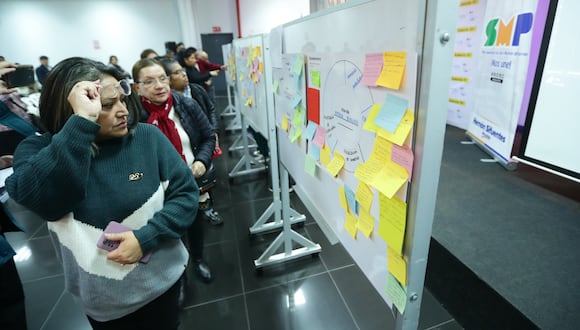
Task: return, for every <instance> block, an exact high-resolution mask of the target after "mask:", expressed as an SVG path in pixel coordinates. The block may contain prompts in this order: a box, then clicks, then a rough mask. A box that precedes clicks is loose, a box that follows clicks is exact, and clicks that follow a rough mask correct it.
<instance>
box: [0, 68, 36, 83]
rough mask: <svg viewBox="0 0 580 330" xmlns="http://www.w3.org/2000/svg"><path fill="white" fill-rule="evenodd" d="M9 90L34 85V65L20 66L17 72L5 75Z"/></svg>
mask: <svg viewBox="0 0 580 330" xmlns="http://www.w3.org/2000/svg"><path fill="white" fill-rule="evenodd" d="M4 80H5V81H6V85H8V86H7V87H8V88H16V87H24V86H30V85H34V67H33V66H32V65H18V66H16V70H14V71H12V72H8V73H7V74H6V75H4Z"/></svg>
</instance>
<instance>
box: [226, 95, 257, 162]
mask: <svg viewBox="0 0 580 330" xmlns="http://www.w3.org/2000/svg"><path fill="white" fill-rule="evenodd" d="M230 87H232V88H233V89H234V100H235V101H234V105H232V107H234V112H233V115H234V116H236V117H235V118H234V119H233V120H232V122H230V124H229V125H228V126H227V127H226V131H228V130H230V131H236V130H239V129H241V127H242V125H241V124H240V121H241V119H240V116H241V115H240V110H239V109H238V104H239V101H238V99H237V92H236V88H235V87H234V86H230V85H228V99H229V98H230V97H229V96H230V94H229V92H230ZM246 129H247V127H246ZM244 146H245V145H244V143H243V139H242V135H240V136H238V137H237V138H236V140H235V141H234V142H233V143H232V145H231V146H230V148H229V149H228V152H229V153H230V154H231V153H232V152H234V151H236V150H242V149H244ZM257 146H258V145H257V144H256V141H253V139H252V143H251V144H248V148H255V147H257Z"/></svg>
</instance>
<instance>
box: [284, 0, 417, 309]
mask: <svg viewBox="0 0 580 330" xmlns="http://www.w3.org/2000/svg"><path fill="white" fill-rule="evenodd" d="M388 2H390V3H388ZM388 2H387V1H373V2H366V3H363V4H359V5H354V6H351V7H347V8H346V9H343V10H336V11H333V12H331V13H330V14H327V15H322V16H320V17H315V18H313V19H310V20H303V21H299V22H296V23H295V24H289V25H287V26H285V27H284V38H283V40H284V46H285V47H284V49H285V51H286V53H293V52H296V53H298V52H304V53H305V54H306V55H307V57H308V58H309V59H310V60H307V67H308V68H309V69H308V70H310V69H311V68H312V67H313V66H314V65H318V67H317V68H316V70H317V71H319V72H320V73H321V81H322V82H323V83H322V86H321V88H320V101H321V109H320V111H321V125H324V126H325V127H326V128H327V129H328V128H329V127H333V126H336V127H340V125H334V123H332V121H334V120H335V118H334V116H332V115H330V113H334V110H333V108H334V107H337V106H339V107H340V106H341V105H340V104H338V103H340V102H343V104H347V105H345V107H348V108H350V109H351V111H353V114H354V115H353V117H355V120H356V121H357V124H355V125H353V126H355V129H354V130H351V132H352V134H348V133H347V131H348V130H340V129H336V130H335V131H334V132H335V134H334V135H331V134H329V136H328V138H329V139H330V141H329V142H330V143H329V145H330V146H331V148H332V150H333V151H339V152H341V153H343V154H344V153H345V151H348V150H352V152H350V153H351V154H352V153H353V152H356V153H357V154H358V155H359V157H353V159H354V160H353V161H351V162H349V161H348V158H347V162H346V164H345V167H344V170H342V171H341V173H340V174H339V176H338V177H337V178H334V177H332V176H330V175H329V174H328V173H327V172H326V170H325V169H324V167H323V166H321V165H320V162H318V163H317V172H316V176H315V177H312V176H311V175H310V174H308V173H306V172H305V171H304V164H305V157H306V156H305V155H306V153H307V150H306V148H307V143H306V142H305V141H304V140H301V141H298V142H295V143H291V142H290V139H289V138H288V134H287V133H286V132H283V131H281V130H279V131H278V133H279V134H278V141H279V142H278V143H279V149H280V153H279V154H280V159H281V162H282V164H283V165H284V166H285V167H286V168H287V169H288V171H289V173H290V174H291V175H292V176H293V178H294V180H295V181H296V182H297V185H298V187H297V191H300V192H303V194H304V195H305V196H304V197H305V198H306V199H307V200H309V201H311V205H312V206H311V207H313V208H315V210H313V212H311V213H315V214H320V215H322V217H323V218H324V220H323V222H324V223H323V224H322V225H321V227H323V228H324V227H327V228H330V230H331V231H332V233H333V234H335V235H336V236H337V237H338V239H339V240H340V242H341V243H342V244H343V245H344V247H345V248H346V250H347V251H348V252H349V253H350V254H351V256H352V257H353V259H354V260H355V261H356V263H357V264H358V266H359V267H360V268H361V270H362V271H363V273H364V274H365V275H366V276H367V277H368V279H369V281H370V282H371V284H372V285H373V286H374V287H375V289H376V290H377V292H378V293H379V294H380V295H381V296H382V297H383V299H384V300H385V302H386V303H387V304H389V305H392V302H391V301H390V300H389V298H388V297H387V295H386V294H385V281H386V278H387V275H388V270H387V267H386V265H387V262H388V260H387V253H386V251H387V246H386V243H385V241H384V240H383V239H381V238H379V237H378V235H377V234H376V231H377V229H378V218H379V217H378V211H379V210H378V205H379V201H378V193H376V192H375V193H374V200H373V204H372V205H373V208H372V210H371V214H372V215H373V216H374V218H375V228H376V229H375V233H373V235H372V236H371V237H370V238H366V237H364V236H363V235H362V234H360V233H359V236H358V237H357V239H356V240H354V239H352V237H350V236H349V234H348V233H347V232H346V231H345V230H344V222H345V210H343V209H342V208H341V207H340V206H339V203H338V201H339V195H338V192H339V188H338V187H339V186H341V185H343V186H346V187H349V188H350V189H351V190H352V191H356V188H357V186H358V179H356V178H355V176H354V171H355V169H356V166H357V165H358V164H360V163H361V162H363V161H364V160H365V159H367V158H368V156H369V154H370V152H371V149H372V147H373V141H374V133H371V132H368V131H364V130H362V125H363V123H364V120H365V119H366V116H367V115H368V110H369V109H370V106H372V105H373V104H377V103H382V102H383V101H384V99H385V97H386V94H387V93H394V94H397V95H399V96H402V97H405V98H406V99H407V100H408V101H409V107H410V108H411V109H414V107H415V95H416V88H415V85H416V78H417V55H416V53H415V47H416V40H417V35H416V34H417V30H416V28H417V26H418V24H417V12H418V8H417V3H414V2H411V3H402V2H397V1H388ZM390 12H396V13H397V15H392V16H393V17H391V15H389V19H385V18H384V17H381V18H379V17H380V16H381V15H379V13H390ZM377 15H378V16H379V17H377ZM370 17H376V19H369V18H370ZM342 21H344V22H348V24H335V23H334V22H342ZM378 31H380V33H381V36H384V38H383V37H381V38H376V36H377V32H378ZM329 35H332V38H329V37H328V36H329ZM385 51H405V52H406V53H407V66H406V71H405V76H404V81H403V84H402V87H401V89H400V90H398V91H393V90H388V91H387V89H385V88H376V87H373V88H369V87H367V86H363V85H361V84H358V85H357V87H356V88H349V87H346V86H343V85H347V86H350V87H352V86H353V84H355V83H356V81H357V80H359V79H360V76H362V71H363V67H364V61H365V54H367V53H373V52H385ZM312 59H322V61H321V64H320V63H315V62H314V61H312ZM352 72H354V75H352V74H351V73H352ZM347 76H349V78H347V79H346V80H345V79H344V78H343V79H342V80H341V79H340V77H347ZM307 79H310V77H309V76H307ZM330 85H332V86H330ZM276 111H277V114H278V113H279V111H278V109H277V110H276ZM325 117H326V118H328V120H325V119H324V118H325ZM277 123H279V120H277ZM357 126H358V127H357ZM405 193H406V190H405V189H402V190H401V192H400V193H399V197H400V198H401V199H403V200H405V199H406V198H405V197H406V196H405ZM301 197H302V196H301ZM319 223H320V221H319Z"/></svg>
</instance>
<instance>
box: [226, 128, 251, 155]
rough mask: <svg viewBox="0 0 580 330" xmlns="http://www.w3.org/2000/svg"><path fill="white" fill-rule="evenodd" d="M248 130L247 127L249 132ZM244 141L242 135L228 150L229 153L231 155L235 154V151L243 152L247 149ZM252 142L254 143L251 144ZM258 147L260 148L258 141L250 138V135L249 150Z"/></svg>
mask: <svg viewBox="0 0 580 330" xmlns="http://www.w3.org/2000/svg"><path fill="white" fill-rule="evenodd" d="M247 129H248V128H247V127H246V130H247ZM242 140H243V138H242V135H240V136H238V137H237V138H236V140H235V141H234V142H233V143H232V145H231V146H230V148H229V149H228V151H229V152H230V153H232V152H234V151H236V150H242V149H244V148H245V146H244V143H243V141H242ZM250 140H252V142H249V141H250ZM257 146H258V145H257V144H256V141H255V140H254V138H252V137H250V136H249V135H248V149H249V148H256V147H257Z"/></svg>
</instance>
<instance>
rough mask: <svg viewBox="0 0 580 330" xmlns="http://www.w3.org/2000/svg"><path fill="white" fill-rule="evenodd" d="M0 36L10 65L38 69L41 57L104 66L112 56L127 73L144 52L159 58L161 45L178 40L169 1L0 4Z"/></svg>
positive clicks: (5, 0) (18, 0)
mask: <svg viewBox="0 0 580 330" xmlns="http://www.w3.org/2000/svg"><path fill="white" fill-rule="evenodd" d="M161 12H163V13H164V15H161V14H160V13H161ZM0 31H2V33H0V55H3V56H5V57H6V59H7V60H10V61H13V62H19V63H22V64H33V65H34V66H37V65H38V64H39V60H38V57H39V56H40V55H46V56H48V57H49V58H50V64H51V65H54V64H56V63H57V62H58V61H60V60H62V59H65V58H67V57H70V56H83V57H89V58H93V59H96V60H100V61H103V62H105V63H107V62H108V60H109V55H113V54H114V55H117V56H118V58H119V64H120V65H121V66H122V67H123V68H125V70H128V71H130V70H131V67H132V66H133V63H134V62H135V61H136V60H138V59H139V54H140V53H141V51H142V50H143V49H145V48H153V49H154V50H155V51H157V52H159V53H160V54H163V53H164V52H165V47H164V43H165V41H181V39H182V33H181V28H180V22H179V15H178V11H177V6H176V2H175V1H174V0H115V1H113V0H108V1H106V0H101V1H95V0H50V1H46V0H45V1H43V0H24V1H22V0H2V1H0ZM95 41H97V42H98V44H99V46H100V49H96V47H95Z"/></svg>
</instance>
